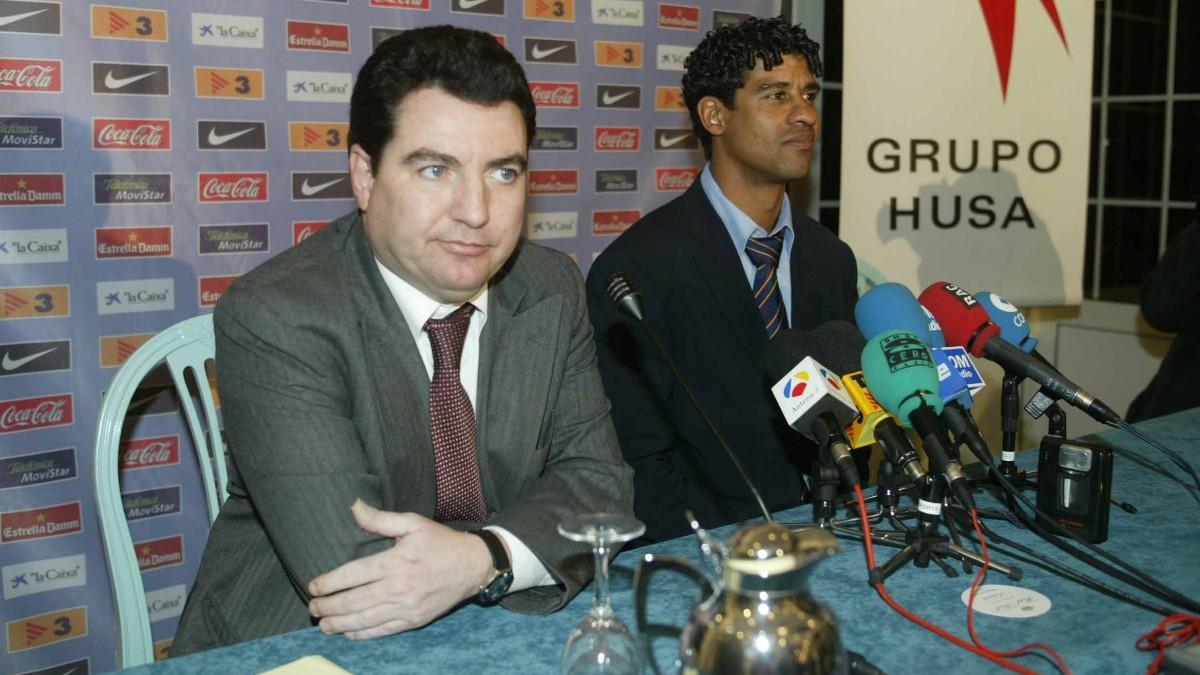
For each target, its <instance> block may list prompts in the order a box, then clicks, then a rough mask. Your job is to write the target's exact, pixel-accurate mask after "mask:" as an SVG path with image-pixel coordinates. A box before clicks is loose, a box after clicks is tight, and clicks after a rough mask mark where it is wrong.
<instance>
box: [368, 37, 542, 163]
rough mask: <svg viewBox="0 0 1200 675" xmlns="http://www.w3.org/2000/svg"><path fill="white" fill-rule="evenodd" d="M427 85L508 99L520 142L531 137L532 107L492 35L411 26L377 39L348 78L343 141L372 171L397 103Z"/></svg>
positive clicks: (517, 71)
mask: <svg viewBox="0 0 1200 675" xmlns="http://www.w3.org/2000/svg"><path fill="white" fill-rule="evenodd" d="M427 87H437V88H439V89H442V90H444V91H445V92H446V93H449V94H451V95H453V96H455V97H457V98H460V99H462V100H464V101H470V102H471V103H478V104H480V105H497V104H500V103H504V102H505V101H510V102H512V103H514V104H515V105H516V106H517V108H518V109H519V110H520V111H521V116H522V117H524V118H525V142H526V143H530V142H532V141H533V133H534V130H535V128H536V124H537V123H536V121H535V115H536V109H535V108H534V105H533V96H532V94H530V92H529V83H528V82H527V81H526V80H525V72H524V71H523V70H521V65H520V64H519V63H517V60H516V58H514V57H513V55H512V53H511V52H509V51H508V50H507V49H505V48H504V47H503V46H502V45H501V44H500V42H499V41H498V40H496V37H495V36H494V35H491V34H490V33H484V32H482V31H477V30H470V29H467V28H458V27H455V26H428V27H424V28H414V29H412V30H406V31H404V32H402V33H399V34H397V35H394V36H392V37H390V38H388V39H387V40H384V41H383V42H381V43H380V44H379V47H377V48H376V49H375V52H374V53H373V54H371V56H370V58H368V59H367V62H366V63H364V64H363V67H362V69H360V70H359V71H358V79H357V80H356V81H355V82H354V93H353V94H352V95H351V97H350V130H349V132H348V133H347V141H348V144H349V145H354V144H356V143H357V144H358V145H359V146H361V147H362V149H363V150H365V151H366V153H367V154H368V155H370V156H371V170H372V171H375V170H377V169H378V168H379V158H380V155H382V154H383V148H384V147H385V146H386V145H387V144H388V142H389V141H391V140H392V131H393V129H394V128H395V119H396V110H397V108H398V107H399V106H400V103H401V102H402V101H403V100H404V97H406V96H408V95H409V94H411V93H413V92H415V91H418V90H420V89H425V88H427Z"/></svg>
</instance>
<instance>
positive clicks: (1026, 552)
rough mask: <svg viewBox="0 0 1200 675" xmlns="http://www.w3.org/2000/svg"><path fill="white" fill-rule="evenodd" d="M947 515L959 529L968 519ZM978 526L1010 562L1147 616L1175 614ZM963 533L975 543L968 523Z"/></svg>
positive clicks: (952, 513)
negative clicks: (1042, 571)
mask: <svg viewBox="0 0 1200 675" xmlns="http://www.w3.org/2000/svg"><path fill="white" fill-rule="evenodd" d="M949 513H950V514H951V517H953V518H954V519H955V523H956V524H958V525H963V524H962V523H958V519H959V518H960V517H964V516H966V515H968V514H965V513H959V512H956V511H954V510H951V511H950V512H949ZM964 519H965V518H964ZM980 522H981V525H982V526H983V531H984V532H985V533H986V534H987V536H988V540H989V541H991V542H992V543H991V544H989V547H990V548H991V550H994V551H998V552H1001V553H1004V554H1005V555H1007V556H1009V557H1011V558H1016V559H1017V560H1020V561H1021V562H1024V563H1027V564H1030V565H1036V566H1037V567H1040V568H1042V569H1043V570H1046V571H1047V572H1049V573H1051V574H1054V575H1056V576H1059V577H1062V578H1063V579H1066V580H1068V581H1073V582H1075V583H1077V584H1079V585H1080V586H1083V587H1085V588H1088V589H1091V590H1093V591H1096V592H1098V593H1102V594H1104V595H1107V596H1109V597H1110V598H1113V599H1114V600H1117V601H1119V602H1123V603H1125V604H1127V605H1131V606H1133V607H1137V608H1139V609H1144V610H1146V611H1148V612H1152V613H1154V614H1161V615H1163V616H1168V615H1171V614H1173V613H1174V610H1171V609H1167V608H1166V607H1163V606H1162V605H1156V604H1154V603H1152V602H1150V601H1149V600H1145V599H1143V598H1140V597H1138V596H1136V595H1133V594H1131V593H1129V592H1127V591H1124V590H1122V589H1120V588H1117V587H1116V586H1111V585H1109V584H1106V583H1104V582H1103V581H1101V580H1099V579H1096V578H1095V577H1091V576H1088V575H1087V574H1084V573H1083V572H1080V571H1079V570H1076V569H1072V568H1070V567H1067V566H1066V565H1064V564H1063V563H1060V562H1058V561H1057V560H1055V559H1053V558H1051V557H1049V556H1047V555H1044V554H1042V553H1038V552H1037V551H1035V550H1033V549H1031V548H1029V547H1028V546H1025V545H1024V544H1021V543H1019V542H1016V541H1013V540H1011V539H1008V538H1006V537H1004V536H1003V535H1001V534H1000V533H999V532H997V531H996V530H995V529H993V528H991V527H988V526H987V525H983V524H982V521H980ZM964 529H965V530H966V531H965V532H964V535H966V536H967V538H968V539H969V540H971V541H974V540H975V537H974V536H973V533H972V531H971V530H972V528H971V525H970V523H969V522H967V523H966V524H965V527H964Z"/></svg>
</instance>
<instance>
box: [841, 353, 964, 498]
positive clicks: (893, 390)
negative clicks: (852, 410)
mask: <svg viewBox="0 0 1200 675" xmlns="http://www.w3.org/2000/svg"><path fill="white" fill-rule="evenodd" d="M862 370H863V377H865V378H866V380H867V386H868V387H869V388H870V389H871V393H873V394H874V395H875V400H876V401H878V402H879V405H881V406H883V408H884V409H885V410H887V411H889V412H891V413H892V414H894V415H895V416H896V417H898V418H899V419H900V423H901V424H903V425H904V426H906V427H908V428H910V429H915V430H916V432H917V435H918V436H920V437H921V444H922V446H923V447H924V448H925V455H926V456H927V457H929V468H930V469H932V470H933V471H935V472H937V473H940V474H943V475H945V477H946V481H947V482H949V484H950V490H951V491H953V492H954V495H955V496H956V497H957V498H958V500H959V502H961V503H962V505H963V506H965V507H967V508H973V507H974V506H975V500H974V498H973V497H972V496H971V490H970V488H969V487H968V485H967V479H966V476H964V475H963V471H962V465H961V464H959V463H958V460H957V459H954V458H952V457H951V456H950V453H949V452H948V450H947V449H948V448H950V447H951V445H950V439H949V435H948V434H947V433H946V428H945V427H944V426H942V422H941V420H940V419H939V418H938V416H939V415H941V413H942V405H943V404H942V397H941V395H940V393H939V392H940V388H941V385H940V383H939V381H938V375H937V366H936V365H935V362H934V360H933V356H932V355H931V354H930V353H929V348H928V347H926V346H925V344H924V343H923V342H921V339H920V338H919V337H917V334H916V333H914V332H912V331H910V330H903V329H901V330H891V331H887V332H884V333H880V334H878V335H876V336H875V337H873V338H871V340H870V341H869V342H867V346H866V347H863V353H862Z"/></svg>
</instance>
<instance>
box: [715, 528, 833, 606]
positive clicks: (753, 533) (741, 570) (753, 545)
mask: <svg viewBox="0 0 1200 675" xmlns="http://www.w3.org/2000/svg"><path fill="white" fill-rule="evenodd" d="M838 550H839V546H838V542H837V538H836V537H834V536H833V534H832V533H830V532H829V531H828V530H826V529H824V528H820V527H809V528H803V529H799V530H795V531H793V530H790V529H788V528H786V527H784V526H782V525H780V524H778V523H767V522H763V523H752V524H749V525H744V526H742V527H741V528H739V529H738V530H737V531H736V532H734V533H733V539H732V542H731V543H730V546H729V555H728V557H727V558H726V560H725V574H724V576H725V586H726V588H729V589H730V590H734V591H765V592H771V591H792V590H794V589H795V588H797V587H798V586H799V585H800V584H802V583H803V581H804V576H806V575H807V569H806V568H808V567H809V566H810V565H811V564H812V563H814V562H816V561H817V560H820V559H822V558H825V557H828V556H830V555H833V554H834V553H837V551H838Z"/></svg>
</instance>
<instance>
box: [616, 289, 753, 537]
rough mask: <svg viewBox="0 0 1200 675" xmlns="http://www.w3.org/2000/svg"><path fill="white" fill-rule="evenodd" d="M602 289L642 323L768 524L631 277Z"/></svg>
mask: <svg viewBox="0 0 1200 675" xmlns="http://www.w3.org/2000/svg"><path fill="white" fill-rule="evenodd" d="M604 288H605V290H606V291H608V296H609V297H610V298H612V300H613V302H615V303H616V304H617V307H619V308H620V309H621V311H623V312H625V313H626V314H628V315H630V316H632V317H633V318H635V319H637V320H638V323H640V324H641V325H642V329H643V330H645V331H646V336H647V337H649V338H650V342H651V343H653V344H654V348H655V349H656V350H657V351H658V355H659V356H661V357H662V360H663V361H664V362H666V364H667V367H668V368H670V369H671V374H672V375H674V376H675V381H676V382H678V383H679V386H680V387H681V388H682V389H683V392H684V393H685V394H687V397H688V400H689V401H691V402H692V406H693V407H695V408H696V412H697V413H698V414H699V415H700V418H701V419H703V420H704V423H705V424H707V425H708V429H709V431H711V432H712V434H713V436H714V437H715V438H716V439H717V444H718V445H720V446H721V449H722V450H724V451H725V454H726V455H728V456H729V461H730V462H732V463H733V466H734V468H736V469H737V471H738V474H740V475H741V477H742V481H744V482H745V483H746V487H747V488H748V489H749V490H750V494H751V495H752V496H753V497H754V501H756V502H758V508H759V510H760V511H762V514H763V518H764V519H765V520H766V521H767V522H768V523H771V522H774V521H775V519H774V518H772V517H771V512H770V511H768V510H767V504H766V502H764V501H763V498H762V494H761V493H760V492H759V491H758V488H757V487H755V486H754V481H752V480H750V474H748V473H746V467H744V466H743V465H742V460H741V459H740V458H739V457H738V456H737V453H736V452H734V451H733V448H732V447H730V445H729V443H728V442H727V441H726V440H725V437H724V436H722V435H721V432H720V430H718V429H717V425H716V423H714V422H713V420H712V417H711V416H709V414H708V412H707V411H705V410H704V406H702V405H700V400H699V399H697V398H696V394H695V393H693V392H692V388H691V387H689V386H688V383H687V380H686V379H684V377H683V373H681V372H679V366H677V365H675V359H673V358H671V354H670V353H669V352H668V351H667V348H666V347H664V346H663V344H662V342H661V341H660V340H659V339H658V335H657V334H656V333H655V332H654V329H653V328H651V327H650V324H649V323H648V322H647V321H646V319H645V313H644V312H643V311H642V293H641V291H639V290H638V289H637V286H635V285H634V283H633V279H631V278H629V275H628V274H625V273H624V272H614V273H613V275H612V276H610V277H609V278H608V283H606V284H605V286H604Z"/></svg>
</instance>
